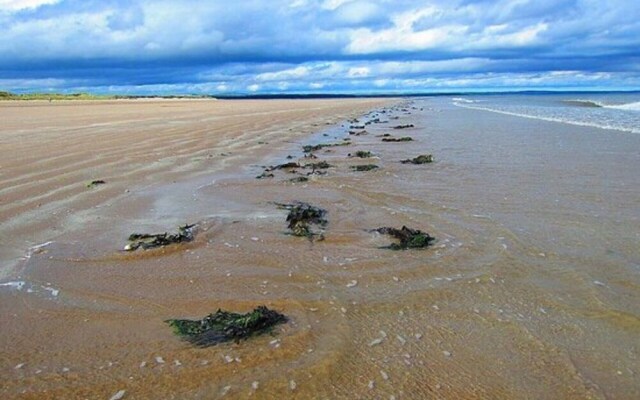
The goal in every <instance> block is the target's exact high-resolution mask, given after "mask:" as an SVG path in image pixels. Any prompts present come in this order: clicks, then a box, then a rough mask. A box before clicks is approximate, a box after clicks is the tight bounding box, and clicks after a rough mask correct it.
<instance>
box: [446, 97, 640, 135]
mask: <svg viewBox="0 0 640 400" xmlns="http://www.w3.org/2000/svg"><path fill="white" fill-rule="evenodd" d="M593 103H595V102H593ZM454 105H456V106H458V107H463V108H469V109H474V110H483V111H489V112H494V113H498V114H504V115H511V116H515V117H522V118H530V119H537V120H542V121H550V122H559V123H563V124H569V125H579V126H589V127H593V128H600V129H613V130H617V131H622V132H630V133H640V126H639V125H638V123H637V122H630V121H627V122H626V123H625V122H624V121H622V120H618V119H616V118H610V117H607V118H602V116H601V115H600V116H591V115H587V114H584V115H581V116H576V115H569V114H567V115H562V114H555V115H553V114H547V111H546V110H540V109H535V108H520V109H504V108H501V107H491V106H485V105H482V106H481V105H478V104H465V103H464V102H454ZM592 107H595V106H592ZM620 107H626V108H622V110H638V108H637V107H640V102H636V103H628V104H622V105H617V106H598V109H609V108H616V109H620ZM632 107H636V108H632Z"/></svg>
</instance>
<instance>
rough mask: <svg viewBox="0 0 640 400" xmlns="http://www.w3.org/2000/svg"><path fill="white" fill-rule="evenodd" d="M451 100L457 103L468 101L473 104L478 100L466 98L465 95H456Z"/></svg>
mask: <svg viewBox="0 0 640 400" xmlns="http://www.w3.org/2000/svg"><path fill="white" fill-rule="evenodd" d="M451 100H452V101H453V102H455V103H467V104H473V103H477V102H478V101H477V100H471V99H465V98H464V97H454V98H452V99H451Z"/></svg>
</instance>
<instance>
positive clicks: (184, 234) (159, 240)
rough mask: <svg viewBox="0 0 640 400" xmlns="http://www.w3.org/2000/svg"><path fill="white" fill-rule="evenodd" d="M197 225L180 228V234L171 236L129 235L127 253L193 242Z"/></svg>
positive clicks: (159, 234)
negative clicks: (140, 249)
mask: <svg viewBox="0 0 640 400" xmlns="http://www.w3.org/2000/svg"><path fill="white" fill-rule="evenodd" d="M194 227H195V224H191V225H189V224H187V225H184V226H181V227H178V233H177V234H173V235H170V234H168V233H167V232H165V233H155V234H148V233H132V234H131V235H129V239H128V240H129V242H130V243H129V244H128V245H126V246H125V248H124V249H125V250H126V251H134V250H137V249H139V248H142V249H144V250H147V249H153V248H155V247H162V246H168V245H170V244H174V243H184V242H190V241H192V240H193V228H194Z"/></svg>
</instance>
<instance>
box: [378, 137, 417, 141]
mask: <svg viewBox="0 0 640 400" xmlns="http://www.w3.org/2000/svg"><path fill="white" fill-rule="evenodd" d="M412 140H413V138H412V137H409V136H404V137H401V138H394V137H385V138H382V141H383V142H411V141H412Z"/></svg>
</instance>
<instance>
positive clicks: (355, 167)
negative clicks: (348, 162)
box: [351, 164, 380, 172]
mask: <svg viewBox="0 0 640 400" xmlns="http://www.w3.org/2000/svg"><path fill="white" fill-rule="evenodd" d="M378 168H380V167H378V166H377V165H375V164H365V165H352V166H351V169H352V170H354V171H358V172H365V171H372V170H374V169H378Z"/></svg>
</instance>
